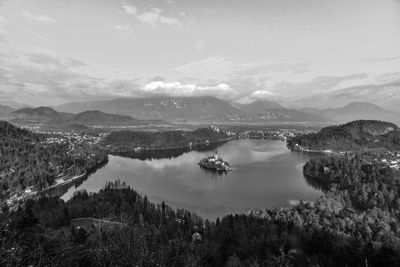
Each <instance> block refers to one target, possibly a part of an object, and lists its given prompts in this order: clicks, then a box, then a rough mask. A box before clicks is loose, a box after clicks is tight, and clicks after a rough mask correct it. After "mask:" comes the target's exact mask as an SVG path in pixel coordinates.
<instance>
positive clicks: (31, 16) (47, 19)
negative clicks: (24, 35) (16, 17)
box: [22, 11, 56, 22]
mask: <svg viewBox="0 0 400 267" xmlns="http://www.w3.org/2000/svg"><path fill="white" fill-rule="evenodd" d="M22 15H23V16H24V17H26V18H28V19H31V20H36V21H40V22H55V21H56V20H55V19H53V18H51V17H49V16H46V15H43V14H33V13H30V12H28V11H24V12H22Z"/></svg>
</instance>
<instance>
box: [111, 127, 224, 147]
mask: <svg viewBox="0 0 400 267" xmlns="http://www.w3.org/2000/svg"><path fill="white" fill-rule="evenodd" d="M227 139H228V135H227V134H226V133H225V132H223V131H221V130H219V129H216V128H214V129H213V128H200V129H196V130H194V131H168V132H133V131H119V132H113V133H111V134H109V135H108V136H107V137H106V138H105V140H104V142H105V144H106V145H108V146H111V147H112V150H113V151H132V150H135V149H138V148H140V149H144V150H162V149H176V148H185V147H190V146H193V147H194V146H197V145H200V144H205V143H207V141H208V143H215V142H220V141H225V140H227Z"/></svg>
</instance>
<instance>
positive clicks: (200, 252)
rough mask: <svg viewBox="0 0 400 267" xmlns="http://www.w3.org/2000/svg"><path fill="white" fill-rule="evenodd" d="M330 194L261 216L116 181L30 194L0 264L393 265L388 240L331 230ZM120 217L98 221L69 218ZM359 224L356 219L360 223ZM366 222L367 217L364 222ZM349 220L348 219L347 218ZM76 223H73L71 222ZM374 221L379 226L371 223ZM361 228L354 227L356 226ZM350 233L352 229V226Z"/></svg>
mask: <svg viewBox="0 0 400 267" xmlns="http://www.w3.org/2000/svg"><path fill="white" fill-rule="evenodd" d="M331 206H335V205H333V204H332V200H331V199H330V198H326V199H322V200H320V201H319V202H317V203H316V204H315V206H310V205H309V204H305V203H301V204H300V205H298V206H297V207H295V208H288V209H274V210H269V211H267V212H266V213H265V214H264V216H255V215H253V216H246V215H228V216H225V217H223V218H222V219H217V220H216V221H215V222H210V221H207V220H206V221H203V220H202V219H201V218H199V217H198V216H196V215H194V214H192V213H190V212H188V211H184V210H173V209H172V208H170V207H168V206H167V205H165V204H164V203H161V204H153V203H150V202H149V201H148V200H147V198H146V197H145V196H142V195H141V194H138V193H137V192H135V191H134V190H132V189H131V188H129V187H127V186H126V185H124V184H121V183H119V182H115V183H109V184H108V185H107V186H106V187H105V188H104V189H103V190H101V191H100V192H99V193H95V194H88V193H86V192H85V191H82V192H78V193H76V194H75V195H74V197H73V198H72V199H71V200H69V201H68V202H66V203H65V202H64V201H62V200H60V199H58V198H43V199H39V200H36V201H33V200H30V201H29V202H28V203H27V204H26V205H25V207H24V208H21V209H20V210H19V211H17V212H14V213H12V214H11V215H10V216H9V221H8V223H7V224H3V225H2V227H0V234H1V236H2V238H3V240H4V241H3V242H2V243H0V246H1V247H0V265H2V266H25V265H30V264H32V265H41V266H346V265H347V266H365V265H366V264H368V266H398V265H399V264H400V255H399V252H398V250H396V249H395V248H394V247H393V246H392V245H391V244H389V243H382V244H380V245H377V243H376V242H372V240H373V239H372V238H370V239H363V238H360V237H357V236H355V235H345V234H342V233H340V232H339V231H338V233H335V232H334V231H332V226H333V225H336V224H339V223H340V219H341V220H343V221H344V220H345V218H344V217H345V216H343V214H336V213H335V212H334V211H333V210H334V209H333V208H332V209H331V208H330V207H331ZM81 217H92V218H98V219H105V220H110V221H115V222H119V223H120V224H112V225H110V226H108V227H107V226H106V225H104V224H103V225H102V226H101V227H98V226H97V227H96V226H88V225H84V224H82V225H81V227H77V226H76V225H75V226H72V225H71V222H70V220H71V219H76V218H81ZM360 223H361V222H360ZM369 223H371V224H372V223H373V222H369ZM349 225H350V224H349ZM78 226H79V225H78ZM357 227H358V225H357ZM376 227H378V226H376ZM361 228H362V227H361V226H360V229H361ZM356 231H357V229H356Z"/></svg>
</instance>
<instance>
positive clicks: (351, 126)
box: [288, 120, 400, 151]
mask: <svg viewBox="0 0 400 267" xmlns="http://www.w3.org/2000/svg"><path fill="white" fill-rule="evenodd" d="M288 147H289V148H290V149H291V150H298V149H299V147H302V148H308V149H312V150H326V149H332V150H334V151H354V150H363V149H371V148H387V149H392V150H398V149H400V130H399V128H398V127H397V126H396V125H395V124H392V123H388V122H382V121H369V120H359V121H353V122H349V123H347V124H343V125H339V126H330V127H325V128H323V129H321V130H320V131H319V132H318V133H312V134H305V135H300V136H296V137H293V138H291V139H289V140H288Z"/></svg>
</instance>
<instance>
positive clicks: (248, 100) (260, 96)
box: [236, 90, 276, 104]
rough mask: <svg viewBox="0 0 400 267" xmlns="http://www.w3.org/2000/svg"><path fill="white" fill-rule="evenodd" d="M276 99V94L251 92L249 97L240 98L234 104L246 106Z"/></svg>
mask: <svg viewBox="0 0 400 267" xmlns="http://www.w3.org/2000/svg"><path fill="white" fill-rule="evenodd" d="M275 97H276V94H275V93H273V92H271V91H268V90H257V91H254V92H252V93H251V94H250V95H248V96H246V97H242V98H240V99H239V100H237V101H236V102H238V103H241V104H248V103H252V102H254V101H257V100H271V99H274V98H275Z"/></svg>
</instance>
